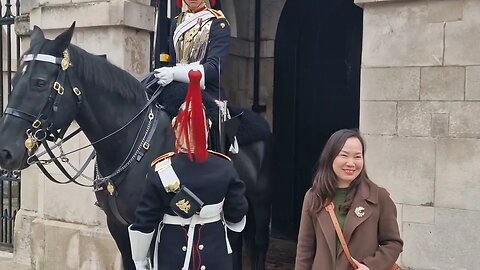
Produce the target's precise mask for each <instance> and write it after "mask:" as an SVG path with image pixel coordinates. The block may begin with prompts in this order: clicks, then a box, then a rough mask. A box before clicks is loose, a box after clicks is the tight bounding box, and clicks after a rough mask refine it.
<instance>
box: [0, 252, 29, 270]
mask: <svg viewBox="0 0 480 270" xmlns="http://www.w3.org/2000/svg"><path fill="white" fill-rule="evenodd" d="M0 270H30V266H28V265H24V264H17V263H13V262H12V253H9V252H4V251H0Z"/></svg>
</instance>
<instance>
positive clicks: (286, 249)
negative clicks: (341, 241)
mask: <svg viewBox="0 0 480 270" xmlns="http://www.w3.org/2000/svg"><path fill="white" fill-rule="evenodd" d="M295 249H296V243H295V242H293V241H287V240H282V239H271V240H270V248H269V250H268V254H267V270H293V269H294V262H295ZM0 270H30V266H28V265H23V264H16V263H13V261H12V253H9V252H4V251H0Z"/></svg>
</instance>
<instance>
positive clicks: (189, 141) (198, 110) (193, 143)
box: [172, 69, 208, 162]
mask: <svg viewBox="0 0 480 270" xmlns="http://www.w3.org/2000/svg"><path fill="white" fill-rule="evenodd" d="M188 77H189V79H190V83H189V85H188V90H187V96H186V98H185V102H184V103H183V104H182V106H181V107H180V111H179V113H178V115H177V117H175V118H174V119H173V120H172V126H173V129H174V131H175V136H176V141H175V148H176V151H177V152H179V151H186V152H187V154H188V157H189V158H190V160H192V161H195V162H203V161H205V160H207V157H208V151H207V135H208V126H207V121H206V118H205V109H204V107H203V101H202V92H201V90H200V79H201V78H202V73H201V72H200V71H198V70H193V69H192V70H190V71H189V72H188Z"/></svg>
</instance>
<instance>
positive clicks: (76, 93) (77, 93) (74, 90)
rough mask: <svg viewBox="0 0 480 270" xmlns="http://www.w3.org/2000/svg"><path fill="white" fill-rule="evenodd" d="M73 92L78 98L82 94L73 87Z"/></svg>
mask: <svg viewBox="0 0 480 270" xmlns="http://www.w3.org/2000/svg"><path fill="white" fill-rule="evenodd" d="M73 92H74V93H75V95H77V96H80V95H81V94H82V92H80V89H78V88H77V87H74V88H73Z"/></svg>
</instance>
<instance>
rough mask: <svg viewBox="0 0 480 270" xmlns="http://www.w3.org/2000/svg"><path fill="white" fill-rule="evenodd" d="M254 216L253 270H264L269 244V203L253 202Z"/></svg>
mask: <svg viewBox="0 0 480 270" xmlns="http://www.w3.org/2000/svg"><path fill="white" fill-rule="evenodd" d="M253 204H254V206H253V208H254V211H253V215H254V216H255V239H254V243H253V244H254V252H253V255H254V257H253V258H252V259H253V262H252V263H253V264H255V266H254V269H255V270H265V262H266V260H267V251H268V245H269V242H270V217H271V204H270V202H261V201H260V202H258V201H257V202H253Z"/></svg>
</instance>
